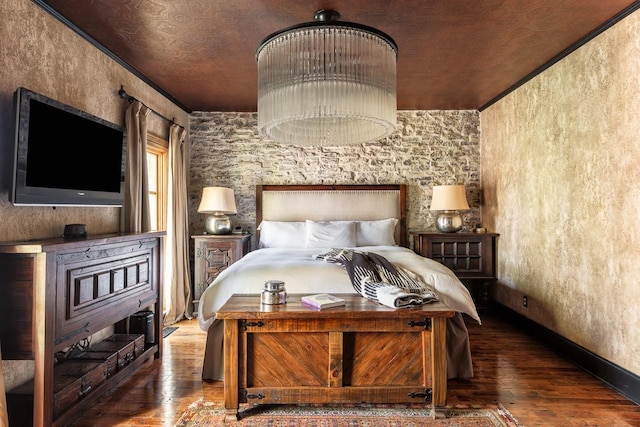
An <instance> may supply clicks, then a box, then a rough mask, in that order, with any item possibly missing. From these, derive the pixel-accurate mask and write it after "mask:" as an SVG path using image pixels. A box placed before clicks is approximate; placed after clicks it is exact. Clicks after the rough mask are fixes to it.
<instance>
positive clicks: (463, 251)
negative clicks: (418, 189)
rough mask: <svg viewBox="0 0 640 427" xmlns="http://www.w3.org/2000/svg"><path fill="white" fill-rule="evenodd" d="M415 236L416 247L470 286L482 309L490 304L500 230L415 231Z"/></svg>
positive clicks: (426, 256) (413, 236) (423, 254)
mask: <svg viewBox="0 0 640 427" xmlns="http://www.w3.org/2000/svg"><path fill="white" fill-rule="evenodd" d="M411 236H412V238H413V249H414V251H415V252H416V253H417V254H418V255H421V256H423V257H425V258H431V259H432V260H434V261H438V262H439V263H441V264H444V265H445V266H447V267H448V268H450V269H451V270H452V271H453V272H454V273H455V275H456V276H457V277H458V278H459V279H460V281H461V282H462V283H464V285H465V286H466V287H467V289H469V292H470V293H471V296H472V297H473V300H474V302H475V303H476V307H477V308H478V310H486V309H488V308H490V305H491V301H490V297H489V292H490V288H491V285H492V283H493V282H494V281H495V280H496V267H495V266H496V240H497V238H498V234H495V233H438V232H412V233H411Z"/></svg>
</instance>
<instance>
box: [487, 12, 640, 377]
mask: <svg viewBox="0 0 640 427" xmlns="http://www.w3.org/2000/svg"><path fill="white" fill-rule="evenodd" d="M638 76H640V12H635V13H633V14H632V15H630V16H629V17H627V18H625V19H624V20H623V21H621V22H620V23H618V24H616V25H615V26H614V27H613V28H611V29H609V30H607V31H606V32H605V33H603V34H601V35H599V36H598V37H597V38H595V39H594V40H592V41H590V42H589V43H587V44H586V45H584V46H582V47H581V48H580V49H578V50H577V51H576V52H574V53H572V54H571V55H570V56H569V57H567V58H565V59H563V60H562V61H561V62H559V63H557V64H555V65H554V66H553V67H551V68H550V69H549V70H547V71H545V72H544V73H542V74H541V75H539V76H537V77H536V78H535V79H533V80H532V81H530V82H528V83H527V84H525V85H524V86H522V87H521V88H519V89H518V90H516V91H515V92H513V93H512V94H510V95H509V96H507V97H506V98H504V99H502V100H501V101H499V102H498V103H497V104H495V105H493V106H491V107H490V108H488V109H487V110H485V111H483V112H482V113H481V115H480V117H481V130H482V132H481V146H482V156H481V157H482V185H483V189H484V195H485V198H486V200H485V202H486V203H485V206H484V211H483V217H484V219H485V224H486V225H487V226H488V227H489V228H490V229H492V230H496V231H497V232H498V233H500V240H499V257H498V264H499V265H498V271H499V278H500V284H501V286H500V287H499V288H498V292H497V295H496V297H497V299H498V300H499V301H500V302H502V303H503V304H505V305H507V306H509V307H510V308H512V309H514V310H516V311H518V312H520V313H522V314H524V315H525V316H527V317H529V318H531V319H533V320H535V321H536V322H538V323H540V324H542V325H544V326H546V327H548V328H549V329H551V330H553V331H555V332H558V333H559V334H561V335H563V336H564V337H566V338H568V339H570V340H571V341H574V342H576V343H577V344H580V345H582V346H583V347H585V348H586V349H588V350H590V351H592V352H594V353H596V354H598V355H600V356H602V357H604V358H605V359H608V360H610V361H612V362H614V363H616V364H618V365H620V366H622V367H624V368H626V369H628V370H630V371H631V372H634V373H635V374H640V358H639V357H638V354H640V329H638V325H640V310H638V304H639V303H640V286H639V283H638V282H639V277H640V262H639V259H640V232H638V224H639V223H640V184H639V183H640V166H639V164H640V116H639V112H640V78H639V77H638ZM523 295H527V296H528V297H529V307H528V308H524V307H523V306H522V296H523Z"/></svg>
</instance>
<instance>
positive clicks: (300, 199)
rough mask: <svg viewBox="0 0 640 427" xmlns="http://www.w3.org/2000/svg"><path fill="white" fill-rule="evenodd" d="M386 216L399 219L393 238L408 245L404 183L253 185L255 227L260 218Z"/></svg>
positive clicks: (294, 218) (299, 218) (377, 218)
mask: <svg viewBox="0 0 640 427" xmlns="http://www.w3.org/2000/svg"><path fill="white" fill-rule="evenodd" d="M387 218H397V219H398V220H399V222H398V225H397V227H396V230H395V231H396V242H398V244H400V245H401V246H407V232H406V231H407V230H406V227H407V225H406V224H407V223H406V208H405V185H404V184H388V185H387V184H383V185H258V186H256V229H257V228H258V227H259V225H260V224H261V223H262V221H304V220H307V219H309V220H313V221H330V220H334V221H344V220H360V221H373V220H379V219H387ZM258 233H259V232H258ZM258 238H259V234H258Z"/></svg>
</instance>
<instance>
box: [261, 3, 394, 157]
mask: <svg viewBox="0 0 640 427" xmlns="http://www.w3.org/2000/svg"><path fill="white" fill-rule="evenodd" d="M339 16H340V14H339V13H337V12H335V11H332V10H320V11H318V12H316V14H315V16H314V19H315V21H314V22H309V23H306V24H301V25H297V26H294V27H289V28H286V29H284V30H281V31H278V32H276V33H273V34H271V35H270V36H268V37H267V38H266V39H265V40H264V41H263V42H262V43H261V44H260V46H259V47H258V49H257V51H256V62H257V64H258V130H259V131H260V134H261V135H263V136H265V137H267V138H270V139H272V140H274V141H278V142H281V143H286V144H296V145H319V146H323V145H346V144H360V143H364V142H370V141H374V140H377V139H380V138H383V137H386V136H388V135H390V134H391V133H392V132H393V131H394V130H395V128H396V59H397V46H396V43H395V41H393V39H392V38H391V37H389V36H388V35H386V34H385V33H383V32H381V31H379V30H377V29H375V28H371V27H367V26H364V25H360V24H355V23H349V22H342V21H338V20H337V19H338V18H339Z"/></svg>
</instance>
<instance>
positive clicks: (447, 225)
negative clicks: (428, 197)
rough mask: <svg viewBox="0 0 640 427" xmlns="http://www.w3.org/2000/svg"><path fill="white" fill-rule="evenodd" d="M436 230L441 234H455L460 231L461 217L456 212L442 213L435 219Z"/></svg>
mask: <svg viewBox="0 0 640 427" xmlns="http://www.w3.org/2000/svg"><path fill="white" fill-rule="evenodd" d="M436 229H437V230H438V231H440V232H442V233H455V232H457V231H460V230H461V229H462V217H461V216H460V214H459V213H458V212H453V211H444V212H440V213H439V214H438V218H436Z"/></svg>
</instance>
